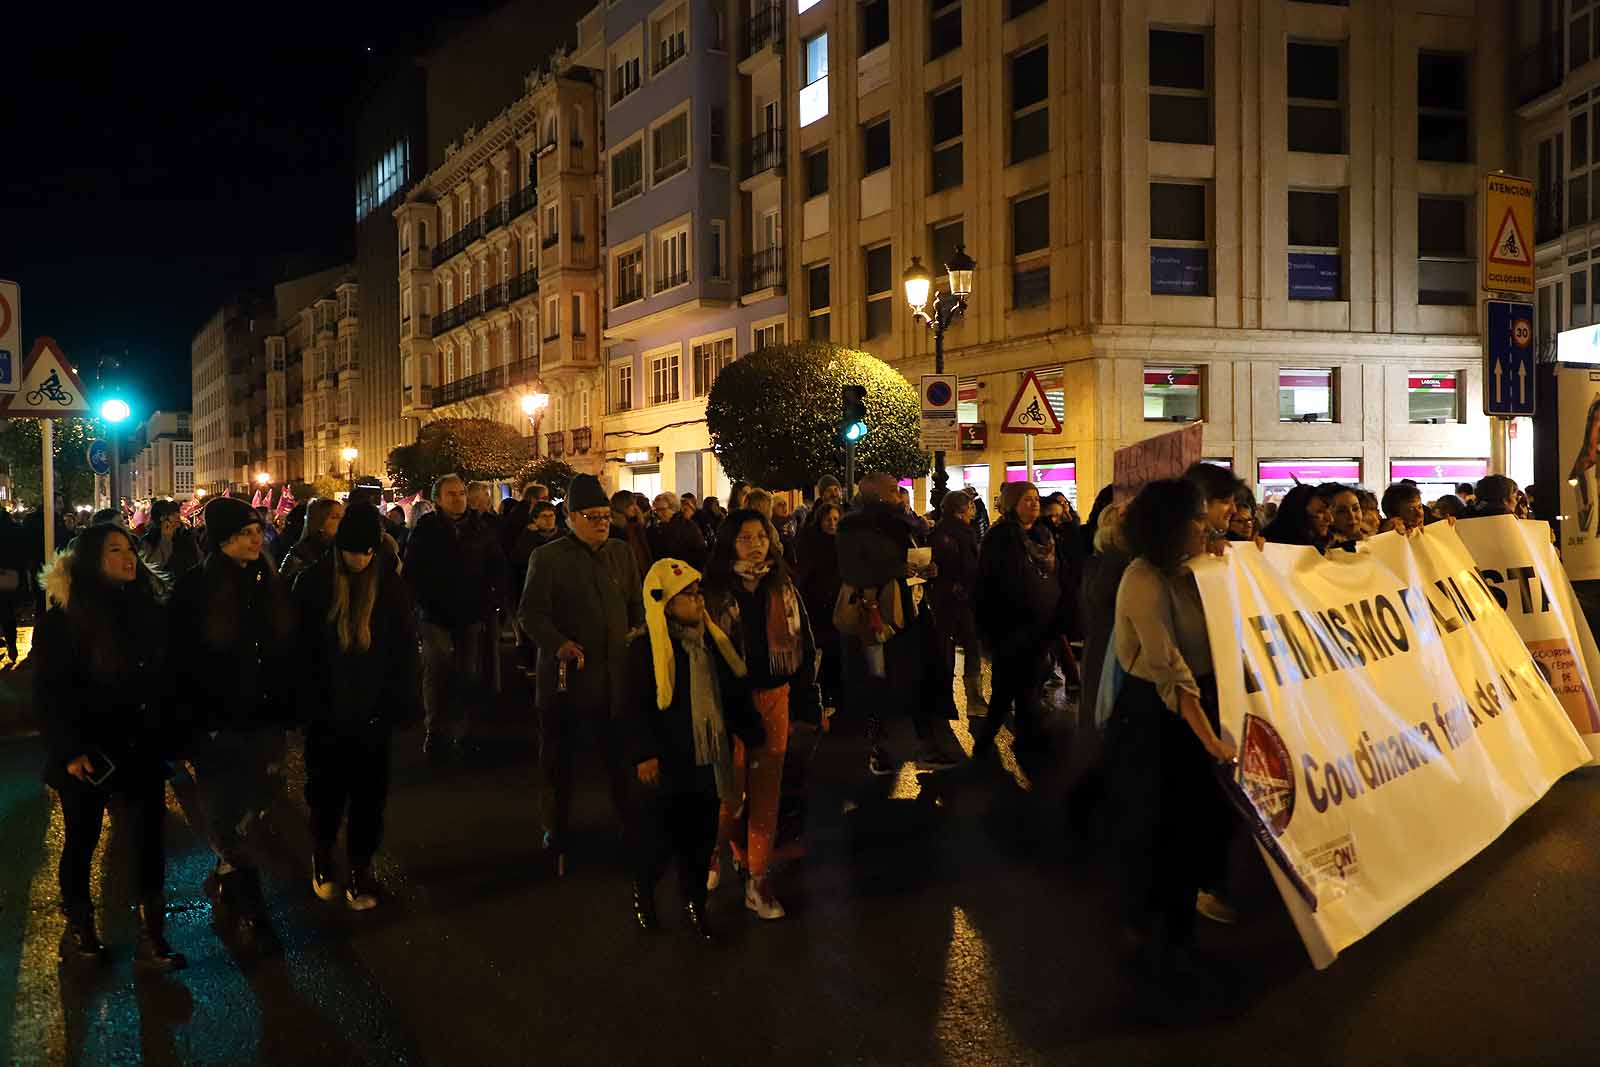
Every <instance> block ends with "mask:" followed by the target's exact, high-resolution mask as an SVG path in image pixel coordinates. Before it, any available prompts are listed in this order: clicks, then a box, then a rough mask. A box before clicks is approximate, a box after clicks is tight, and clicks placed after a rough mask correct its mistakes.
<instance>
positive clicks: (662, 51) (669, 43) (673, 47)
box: [650, 35, 689, 76]
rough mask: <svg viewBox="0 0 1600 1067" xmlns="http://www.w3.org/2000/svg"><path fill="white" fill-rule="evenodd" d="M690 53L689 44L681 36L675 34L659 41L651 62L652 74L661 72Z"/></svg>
mask: <svg viewBox="0 0 1600 1067" xmlns="http://www.w3.org/2000/svg"><path fill="white" fill-rule="evenodd" d="M688 54H689V48H688V45H687V44H686V43H685V42H684V39H683V38H682V37H681V36H678V35H673V36H671V37H668V38H667V39H666V40H664V41H659V42H657V44H656V54H655V56H654V59H653V62H651V64H650V74H651V75H652V76H654V75H657V74H660V73H661V72H662V71H664V70H666V69H667V68H668V67H670V66H672V64H674V63H676V62H677V61H678V60H680V59H682V58H683V57H684V56H686V55H688Z"/></svg>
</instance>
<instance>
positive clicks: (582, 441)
mask: <svg viewBox="0 0 1600 1067" xmlns="http://www.w3.org/2000/svg"><path fill="white" fill-rule="evenodd" d="M593 441H594V431H593V430H591V429H590V428H589V427H587V426H579V427H578V428H577V429H575V430H573V431H572V451H573V452H574V453H575V454H576V455H580V456H587V455H588V454H589V447H590V445H591V444H592V443H593Z"/></svg>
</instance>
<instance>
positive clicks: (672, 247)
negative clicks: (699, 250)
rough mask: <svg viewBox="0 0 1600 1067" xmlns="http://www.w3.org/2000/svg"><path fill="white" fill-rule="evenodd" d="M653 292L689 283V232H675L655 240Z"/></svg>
mask: <svg viewBox="0 0 1600 1067" xmlns="http://www.w3.org/2000/svg"><path fill="white" fill-rule="evenodd" d="M655 249H656V251H655V291H656V292H658V293H661V292H665V291H666V290H668V289H673V288H676V287H677V286H680V285H686V284H687V283H688V281H689V231H688V230H677V231H674V232H673V233H669V234H666V235H665V236H662V237H658V238H656V244H655Z"/></svg>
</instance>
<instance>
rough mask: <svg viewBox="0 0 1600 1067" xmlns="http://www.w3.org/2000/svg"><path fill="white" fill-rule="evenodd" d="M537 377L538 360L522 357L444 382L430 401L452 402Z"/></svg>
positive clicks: (519, 383) (439, 403)
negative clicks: (513, 361)
mask: <svg viewBox="0 0 1600 1067" xmlns="http://www.w3.org/2000/svg"><path fill="white" fill-rule="evenodd" d="M538 377H539V361H538V360H536V359H522V360H518V361H517V362H515V363H507V364H505V365H503V366H499V367H490V368H489V369H488V370H486V371H483V372H482V373H481V374H472V375H469V376H467V377H465V378H457V379H456V380H455V381H453V382H446V383H445V384H443V385H441V386H439V387H438V388H437V389H436V390H434V397H433V401H432V403H433V404H435V405H438V406H443V405H445V404H454V403H455V402H456V401H458V400H466V399H468V398H470V397H474V396H483V395H484V394H485V393H492V392H494V391H495V390H496V389H505V388H507V387H509V386H513V385H525V384H527V383H528V382H532V381H536V380H537V379H538Z"/></svg>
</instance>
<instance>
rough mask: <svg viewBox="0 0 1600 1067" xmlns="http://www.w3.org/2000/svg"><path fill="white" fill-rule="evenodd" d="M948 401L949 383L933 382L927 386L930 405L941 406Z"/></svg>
mask: <svg viewBox="0 0 1600 1067" xmlns="http://www.w3.org/2000/svg"><path fill="white" fill-rule="evenodd" d="M948 403H950V383H949V382H934V383H933V384H932V385H930V386H928V404H929V405H930V406H932V407H936V408H942V407H944V406H945V405H946V404H948Z"/></svg>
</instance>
